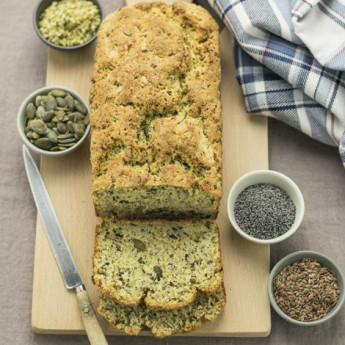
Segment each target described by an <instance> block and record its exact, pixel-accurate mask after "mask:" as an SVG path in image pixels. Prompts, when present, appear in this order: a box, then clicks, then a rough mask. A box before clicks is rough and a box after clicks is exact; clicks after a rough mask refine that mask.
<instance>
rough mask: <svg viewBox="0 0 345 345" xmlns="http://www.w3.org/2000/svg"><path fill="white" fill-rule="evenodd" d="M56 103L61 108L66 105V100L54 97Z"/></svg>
mask: <svg viewBox="0 0 345 345" xmlns="http://www.w3.org/2000/svg"><path fill="white" fill-rule="evenodd" d="M56 103H57V105H58V107H61V108H65V107H66V105H67V104H66V101H65V100H64V99H63V98H61V97H57V98H56Z"/></svg>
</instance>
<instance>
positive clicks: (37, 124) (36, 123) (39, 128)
mask: <svg viewBox="0 0 345 345" xmlns="http://www.w3.org/2000/svg"><path fill="white" fill-rule="evenodd" d="M30 128H31V129H32V130H33V131H35V132H36V133H38V134H40V135H44V134H46V133H47V130H48V128H47V126H46V124H45V123H44V122H43V121H42V120H32V121H31V123H30Z"/></svg>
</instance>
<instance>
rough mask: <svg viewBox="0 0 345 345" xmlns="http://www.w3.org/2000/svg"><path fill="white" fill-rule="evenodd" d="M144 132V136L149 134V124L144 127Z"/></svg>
mask: <svg viewBox="0 0 345 345" xmlns="http://www.w3.org/2000/svg"><path fill="white" fill-rule="evenodd" d="M144 134H145V136H146V137H149V136H150V126H149V125H147V126H145V127H144Z"/></svg>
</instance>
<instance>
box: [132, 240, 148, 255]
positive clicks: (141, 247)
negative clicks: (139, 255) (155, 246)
mask: <svg viewBox="0 0 345 345" xmlns="http://www.w3.org/2000/svg"><path fill="white" fill-rule="evenodd" d="M133 244H134V248H135V249H137V250H138V251H139V252H144V251H145V250H146V246H145V244H144V243H143V242H141V241H140V240H138V239H136V238H133Z"/></svg>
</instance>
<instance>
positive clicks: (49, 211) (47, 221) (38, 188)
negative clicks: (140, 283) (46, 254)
mask: <svg viewBox="0 0 345 345" xmlns="http://www.w3.org/2000/svg"><path fill="white" fill-rule="evenodd" d="M23 157H24V164H25V170H26V174H27V176H28V180H29V184H30V188H31V191H32V194H33V197H34V200H35V203H36V206H37V209H38V213H39V214H40V217H41V220H42V223H43V226H44V229H45V231H46V234H47V238H48V241H49V243H50V246H51V248H52V251H53V253H54V256H55V259H56V261H57V264H58V266H59V268H60V272H61V275H62V277H63V280H64V282H65V285H66V287H67V289H73V288H75V290H76V293H77V299H78V304H79V309H80V312H81V316H82V319H83V322H84V326H85V330H86V333H87V336H88V338H89V341H90V343H91V344H92V345H108V343H107V340H106V339H105V337H104V334H103V331H102V329H101V326H100V325H99V322H98V320H97V317H96V314H95V312H94V310H93V307H92V304H91V302H90V299H89V296H88V294H87V292H86V290H85V287H84V285H83V280H82V279H81V276H80V273H79V271H78V268H77V266H76V264H75V262H74V259H73V256H72V254H71V251H70V249H69V247H68V244H67V242H66V239H65V236H64V234H63V231H62V228H61V226H60V224H59V220H58V218H57V216H56V214H55V210H54V207H53V204H52V202H51V200H50V198H49V194H48V191H47V189H46V186H45V184H44V182H43V179H42V176H41V174H40V172H39V170H38V168H37V166H36V164H35V162H34V160H33V158H32V156H31V154H30V153H29V150H28V149H27V148H26V146H25V145H23Z"/></svg>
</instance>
